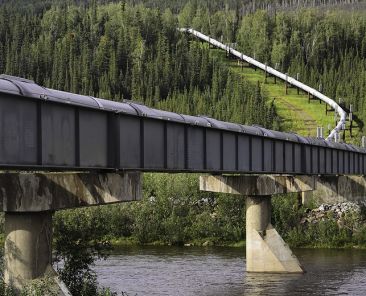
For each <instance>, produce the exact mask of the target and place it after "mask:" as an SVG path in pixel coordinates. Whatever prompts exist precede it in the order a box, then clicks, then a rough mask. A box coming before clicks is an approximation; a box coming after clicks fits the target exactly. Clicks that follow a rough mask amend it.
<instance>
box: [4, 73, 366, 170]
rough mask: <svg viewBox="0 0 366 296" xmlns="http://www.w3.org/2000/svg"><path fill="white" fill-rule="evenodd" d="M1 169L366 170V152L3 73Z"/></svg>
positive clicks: (340, 144) (330, 142)
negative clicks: (50, 86)
mask: <svg viewBox="0 0 366 296" xmlns="http://www.w3.org/2000/svg"><path fill="white" fill-rule="evenodd" d="M0 169H3V170H13V169H14V170H19V169H24V170H33V171H54V170H57V171H70V170H83V171H100V170H109V171H125V170H133V171H136V170H137V171H157V172H207V173H218V174H222V173H250V174H263V173H275V174H292V175H295V174H308V175H309V174H310V175H311V174H312V175H318V174H333V175H334V174H365V172H366V149H365V148H361V147H357V146H353V145H349V144H344V143H335V142H333V141H326V140H324V139H321V138H307V137H302V136H299V135H296V134H292V133H284V132H278V131H272V130H268V129H265V128H262V127H257V126H246V125H241V124H236V123H229V122H223V121H218V120H215V119H213V118H208V117H202V116H201V117H200V116H190V115H183V114H177V113H173V112H167V111H162V110H157V109H152V108H149V107H147V106H144V105H142V104H138V103H134V102H131V101H123V102H114V101H109V100H103V99H98V98H94V97H90V96H82V95H77V94H72V93H68V92H63V91H58V90H53V89H48V88H45V87H42V86H39V85H37V84H36V83H34V82H33V81H31V80H26V79H23V78H19V77H13V76H7V75H0Z"/></svg>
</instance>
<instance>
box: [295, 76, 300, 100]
mask: <svg viewBox="0 0 366 296" xmlns="http://www.w3.org/2000/svg"><path fill="white" fill-rule="evenodd" d="M299 77H300V73H297V74H296V80H297V81H299ZM297 94H298V95H299V94H300V89H299V88H297Z"/></svg>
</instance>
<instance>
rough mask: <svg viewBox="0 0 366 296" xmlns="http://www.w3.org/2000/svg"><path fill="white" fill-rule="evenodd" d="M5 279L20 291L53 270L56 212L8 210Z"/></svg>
mask: <svg viewBox="0 0 366 296" xmlns="http://www.w3.org/2000/svg"><path fill="white" fill-rule="evenodd" d="M4 251H5V252H4V263H5V265H4V271H5V272H4V279H5V282H6V283H7V284H9V285H11V286H12V287H13V288H14V289H15V290H16V291H20V289H21V288H22V287H23V286H24V284H25V283H26V282H27V281H29V280H33V279H35V278H39V277H43V276H44V275H46V274H47V271H50V270H52V266H51V264H52V212H37V213H31V212H28V213H5V249H4Z"/></svg>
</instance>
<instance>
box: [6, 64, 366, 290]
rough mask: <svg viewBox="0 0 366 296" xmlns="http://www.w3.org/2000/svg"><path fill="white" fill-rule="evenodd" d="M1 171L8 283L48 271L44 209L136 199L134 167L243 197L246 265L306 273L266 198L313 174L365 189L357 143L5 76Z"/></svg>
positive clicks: (309, 186)
mask: <svg viewBox="0 0 366 296" xmlns="http://www.w3.org/2000/svg"><path fill="white" fill-rule="evenodd" d="M267 70H268V69H267ZM309 91H312V90H310V89H309ZM315 95H317V94H316V93H315ZM330 103H331V102H330ZM335 107H336V108H337V106H335ZM339 109H340V108H339ZM339 112H341V114H343V113H342V112H343V111H342V110H341V109H340V110H339ZM337 126H338V125H337ZM336 131H337V128H336V129H335V130H334V132H333V135H334V133H336ZM330 138H332V137H330ZM0 168H1V170H2V171H1V174H0V189H1V190H0V204H1V206H2V210H3V211H4V212H5V254H4V259H5V272H4V273H5V282H6V283H8V284H10V285H12V286H13V287H15V288H16V289H17V291H18V292H19V291H20V290H21V288H22V287H23V286H24V285H25V284H26V283H27V282H28V281H29V280H32V279H35V278H39V277H43V276H45V275H47V274H49V273H50V272H51V274H53V273H52V213H53V212H54V211H56V210H61V209H66V208H75V207H85V206H92V205H101V204H110V203H119V202H128V201H135V200H139V199H141V191H142V189H141V173H140V172H169V173H178V172H186V173H204V175H202V176H201V177H200V188H201V190H206V191H212V192H225V193H231V194H240V195H243V196H246V199H247V209H246V211H247V214H246V235H247V238H246V252H247V256H246V261H247V271H248V272H280V273H296V272H298V273H301V272H303V271H304V270H303V268H302V266H301V264H300V263H299V262H298V260H297V258H296V257H295V256H294V255H293V254H292V252H291V250H290V249H289V247H288V246H287V245H286V244H285V242H284V241H283V240H282V238H281V237H280V235H279V234H278V233H277V231H276V230H275V228H274V227H273V226H272V225H271V222H270V221H271V216H270V214H271V213H270V212H271V211H270V207H271V197H272V196H274V195H276V194H281V193H288V192H297V193H301V194H303V193H306V192H311V191H313V190H315V189H316V186H317V185H316V184H317V182H318V183H319V181H318V180H319V175H321V176H323V177H324V176H327V177H329V178H331V179H327V180H326V182H325V181H324V180H323V181H324V182H323V181H322V182H323V184H326V185H325V186H326V187H327V190H328V189H329V190H330V189H332V190H333V191H336V194H338V195H339V196H345V195H348V196H350V195H352V194H353V192H354V194H355V195H357V196H362V198H363V196H364V194H366V190H365V188H366V183H365V180H364V178H363V177H362V175H364V174H365V171H366V149H365V148H362V147H357V146H353V145H349V144H345V143H338V142H334V141H331V140H330V139H328V140H326V139H322V138H308V137H302V136H299V135H296V134H292V133H283V132H278V131H273V130H268V129H265V128H262V127H257V126H246V125H241V124H236V123H229V122H223V121H218V120H215V119H213V118H209V117H205V116H190V115H183V114H177V113H173V112H167V111H162V110H157V109H152V108H149V107H147V106H144V105H142V104H139V103H135V102H131V101H123V102H113V101H109V100H104V99H99V98H94V97H90V96H82V95H77V94H72V93H67V92H63V91H58V90H53V89H48V88H45V87H42V86H40V85H37V84H36V83H35V82H33V81H31V80H27V79H23V78H19V77H13V76H7V75H1V76H0ZM339 178H343V179H339ZM344 178H346V179H344ZM355 178H356V179H355ZM357 178H358V179H357ZM339 180H340V181H339ZM329 190H328V191H327V192H329ZM56 282H57V283H58V285H59V286H60V287H61V288H60V289H61V290H62V291H63V292H60V293H61V294H62V293H63V295H68V294H67V291H65V289H64V288H62V287H63V286H62V283H60V282H59V281H57V280H56Z"/></svg>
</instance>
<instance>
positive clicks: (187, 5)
mask: <svg viewBox="0 0 366 296" xmlns="http://www.w3.org/2000/svg"><path fill="white" fill-rule="evenodd" d="M356 2H360V1H353V0H346V1H341V0H334V1H324V0H296V1H295V0H278V1H267V0H262V1H260V0H257V1H238V0H227V1H220V0H216V1H203V0H195V1H188V0H187V1H178V0H166V1H159V0H155V1H149V0H147V1H142V0H141V1H139V0H128V1H107V0H105V1H82V0H70V1H59V0H46V1H36V0H34V1H23V0H17V1H0V3H2V4H0V73H6V74H10V75H17V76H23V77H26V78H30V79H33V80H35V81H36V82H37V83H39V84H41V85H45V86H47V87H51V88H56V89H61V90H66V91H71V92H76V93H81V94H86V95H93V96H95V97H102V98H107V99H112V100H116V101H121V100H135V101H139V102H143V103H145V104H147V105H149V106H153V107H157V108H161V109H167V110H170V111H174V112H181V113H187V114H195V115H197V114H204V115H208V116H212V117H215V118H218V119H222V120H228V121H234V122H240V123H244V124H259V125H262V126H265V127H268V128H276V127H277V126H278V125H277V116H276V109H275V107H274V105H273V103H272V102H271V100H270V99H269V98H267V97H266V95H265V94H263V92H262V91H261V89H260V88H259V87H258V86H257V85H256V84H255V85H252V84H251V83H249V82H248V81H246V80H244V79H242V76H239V75H238V74H235V73H234V72H233V71H230V68H229V67H228V65H227V63H226V62H225V60H223V59H221V58H220V57H219V56H218V55H217V54H214V53H213V51H212V50H210V49H209V47H208V46H207V45H206V44H202V43H200V42H197V41H195V40H193V39H190V38H189V37H188V36H186V35H185V34H181V33H179V32H178V31H177V30H176V28H177V27H179V26H185V27H193V28H195V29H197V30H200V31H202V32H204V33H207V34H210V35H211V36H214V37H216V38H218V39H222V40H223V42H230V43H232V42H236V43H237V46H238V48H239V49H240V50H242V51H243V52H245V53H246V54H248V55H251V56H255V57H256V58H257V59H258V60H260V61H262V62H267V63H268V64H270V65H273V66H274V65H276V64H277V66H278V68H279V69H281V70H282V71H283V72H288V73H289V74H290V75H294V76H295V75H296V73H297V72H299V73H300V77H301V80H302V81H304V82H307V83H308V84H310V85H312V86H318V85H319V84H321V85H322V89H323V91H324V92H325V93H326V94H327V95H329V96H330V97H332V98H338V97H342V98H343V99H345V100H346V101H347V103H352V104H353V106H354V107H355V109H356V114H357V116H359V117H360V118H361V119H363V120H366V110H364V102H365V100H366V97H365V87H366V79H365V78H366V73H365V69H366V67H365V66H366V65H365V60H366V18H365V16H366V12H363V11H362V10H360V11H354V10H353V9H352V7H353V6H352V4H354V3H356ZM317 5H320V6H321V7H322V9H321V10H315V9H301V10H296V11H294V10H295V9H298V8H302V7H312V6H317ZM334 5H335V7H345V8H346V9H345V10H335V9H333V7H334ZM357 7H362V6H357ZM328 9H329V10H328ZM144 179H145V180H144V200H143V201H142V202H137V203H130V204H124V205H113V206H106V207H97V208H90V209H85V210H70V211H62V212H59V213H57V214H56V215H55V250H56V252H57V258H59V259H63V260H64V262H65V266H64V269H63V271H60V273H61V276H62V278H63V280H64V281H65V282H66V283H67V284H68V285H69V287H71V289H72V290H73V291H74V292H75V295H95V294H96V292H95V291H96V290H95V291H94V292H90V291H89V292H85V291H84V292H85V293H89V294H77V291H78V290H80V289H84V288H85V287H86V286H85V280H84V278H87V279H88V278H89V279H90V278H92V280H93V281H95V277H93V276H90V275H91V274H92V273H91V270H90V269H89V264H90V263H92V262H93V256H94V255H100V256H103V252H102V251H104V250H105V249H106V248H107V247H108V246H110V243H111V242H114V243H118V242H121V241H124V243H125V242H126V241H128V242H130V243H140V244H146V243H157V242H158V243H163V244H184V243H195V244H202V243H204V244H206V243H208V244H228V243H237V242H240V241H242V240H243V239H244V238H245V227H244V221H245V220H244V219H245V200H244V199H243V198H242V197H233V196H225V195H218V194H211V193H201V192H199V190H198V186H197V184H198V176H197V175H190V176H187V175H181V174H178V175H165V174H145V177H144ZM296 202H297V201H296V196H290V197H288V196H286V197H282V198H281V197H279V198H276V199H274V202H273V203H274V207H273V224H275V225H276V228H277V229H278V231H279V232H280V233H281V235H282V236H283V237H284V238H285V239H287V240H288V241H289V242H290V243H292V244H294V245H317V246H344V245H347V244H348V245H349V244H351V245H353V244H360V245H362V244H365V243H366V235H364V233H366V230H365V229H364V228H363V229H358V231H357V232H354V233H353V232H352V231H349V229H348V228H347V229H345V228H343V229H340V228H338V226H337V224H336V222H334V221H330V222H327V223H328V224H323V225H320V226H319V227H318V226H314V227H312V228H311V229H310V230H308V229H303V228H301V226H299V220H300V219H301V215H302V214H303V212H302V211H303V210H297V204H296ZM352 223H353V221H349V224H350V225H353V224H352ZM328 230H329V231H328ZM299 237H301V240H300V239H299ZM330 238H331V239H330ZM299 242H301V243H299ZM89 250H92V251H91V252H89ZM75 259H77V260H75ZM75 262H77V264H80V265H75ZM80 266H81V267H80ZM78 268H79V269H78ZM70 274H72V275H75V274H76V275H77V276H76V277H72V276H70ZM85 275H87V276H85ZM75 278H76V279H75Z"/></svg>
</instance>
